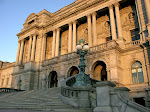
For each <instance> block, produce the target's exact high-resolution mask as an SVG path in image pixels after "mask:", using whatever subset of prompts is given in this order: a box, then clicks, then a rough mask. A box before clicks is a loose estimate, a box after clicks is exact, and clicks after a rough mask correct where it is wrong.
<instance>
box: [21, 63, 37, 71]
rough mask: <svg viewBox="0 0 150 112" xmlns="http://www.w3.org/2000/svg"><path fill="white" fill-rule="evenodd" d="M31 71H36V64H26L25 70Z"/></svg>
mask: <svg viewBox="0 0 150 112" xmlns="http://www.w3.org/2000/svg"><path fill="white" fill-rule="evenodd" d="M29 69H35V64H34V62H32V61H31V62H28V63H25V65H24V70H29Z"/></svg>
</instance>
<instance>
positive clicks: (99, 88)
mask: <svg viewBox="0 0 150 112" xmlns="http://www.w3.org/2000/svg"><path fill="white" fill-rule="evenodd" d="M95 86H96V95H97V98H96V101H97V107H96V108H95V109H94V112H112V107H111V97H110V91H113V87H115V84H113V83H112V82H108V81H105V82H97V83H96V84H95Z"/></svg>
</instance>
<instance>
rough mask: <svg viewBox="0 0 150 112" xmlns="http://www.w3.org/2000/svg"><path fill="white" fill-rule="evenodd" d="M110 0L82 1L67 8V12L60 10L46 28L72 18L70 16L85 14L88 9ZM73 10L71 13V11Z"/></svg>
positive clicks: (54, 14)
mask: <svg viewBox="0 0 150 112" xmlns="http://www.w3.org/2000/svg"><path fill="white" fill-rule="evenodd" d="M106 1H108V0H92V1H81V2H79V3H74V4H73V5H72V6H71V7H69V8H68V7H67V9H66V10H62V11H60V10H61V9H60V10H58V12H56V13H53V15H52V18H51V20H50V21H49V23H48V24H47V25H45V27H47V26H50V25H52V24H56V23H57V22H58V21H59V22H60V20H62V19H63V20H64V19H66V18H70V16H74V15H77V14H78V13H81V12H83V11H84V10H86V9H87V8H89V7H91V6H93V5H97V4H98V3H99V4H100V3H101V2H106ZM70 8H71V9H72V10H71V11H70V10H69V9H70ZM64 11H66V12H67V13H65V14H64V13H63V12H64ZM57 17H58V18H57Z"/></svg>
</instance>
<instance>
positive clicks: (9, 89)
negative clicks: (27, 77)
mask: <svg viewBox="0 0 150 112" xmlns="http://www.w3.org/2000/svg"><path fill="white" fill-rule="evenodd" d="M20 91H24V90H19V89H12V88H0V94H2V93H11V92H20Z"/></svg>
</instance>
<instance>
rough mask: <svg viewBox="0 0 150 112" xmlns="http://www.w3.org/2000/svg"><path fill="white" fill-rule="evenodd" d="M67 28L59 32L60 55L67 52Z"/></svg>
mask: <svg viewBox="0 0 150 112" xmlns="http://www.w3.org/2000/svg"><path fill="white" fill-rule="evenodd" d="M68 32H69V31H68V30H67V31H64V32H63V33H62V34H61V55H63V54H67V53H68Z"/></svg>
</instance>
